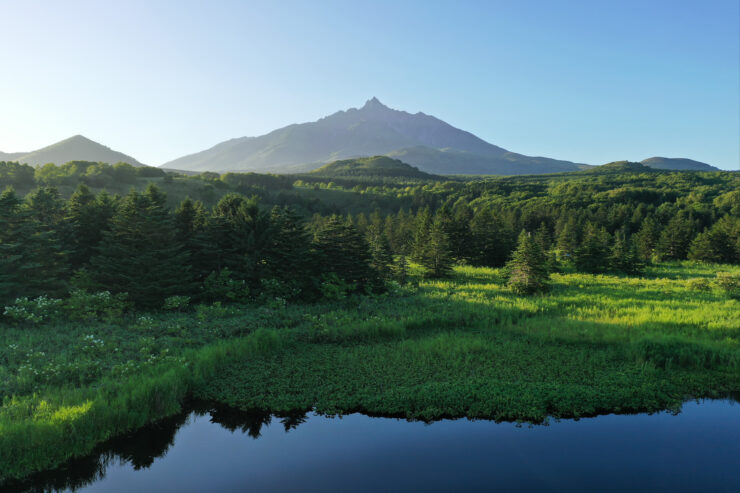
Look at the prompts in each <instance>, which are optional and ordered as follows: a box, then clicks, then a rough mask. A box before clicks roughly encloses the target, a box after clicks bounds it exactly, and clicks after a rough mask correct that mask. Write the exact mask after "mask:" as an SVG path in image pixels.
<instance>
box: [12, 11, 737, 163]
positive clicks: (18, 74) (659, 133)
mask: <svg viewBox="0 0 740 493" xmlns="http://www.w3.org/2000/svg"><path fill="white" fill-rule="evenodd" d="M0 25H2V41H1V42H0V150H2V151H5V152H17V151H30V150H33V149H36V148H39V147H43V146H45V145H48V144H51V143H53V142H56V141H58V140H61V139H64V138H66V137H69V136H71V135H74V134H82V135H85V136H86V137H89V138H91V139H93V140H95V141H98V142H100V143H102V144H105V145H107V146H109V147H112V148H113V149H116V150H119V151H121V152H125V153H127V154H130V155H132V156H134V157H135V158H137V159H139V160H140V161H142V162H144V163H147V164H153V165H158V164H162V163H163V162H165V161H168V160H171V159H174V158H177V157H180V156H182V155H184V154H188V153H192V152H196V151H200V150H203V149H205V148H207V147H210V146H212V145H214V144H216V143H218V142H221V141H223V140H226V139H229V138H233V137H241V136H245V135H261V134H264V133H266V132H268V131H270V130H273V129H275V128H278V127H281V126H284V125H286V124H290V123H296V122H304V121H312V120H316V119H318V118H320V117H322V116H325V115H328V114H330V113H333V112H335V111H337V110H340V109H346V108H350V107H358V106H361V105H362V104H364V102H365V100H367V99H369V98H371V97H372V96H377V97H378V98H379V99H380V100H381V101H382V102H383V103H385V104H386V105H388V106H390V107H392V108H397V109H403V110H406V111H410V112H416V111H423V112H425V113H428V114H432V115H434V116H437V117H439V118H441V119H443V120H445V121H447V122H448V123H450V124H452V125H454V126H456V127H459V128H462V129H465V130H468V131H470V132H472V133H474V134H476V135H478V136H479V137H481V138H483V139H485V140H487V141H488V142H491V143H492V144H496V145H498V146H501V147H504V148H506V149H509V150H512V151H515V152H520V153H523V154H530V155H541V156H547V157H553V158H559V159H567V160H571V161H576V162H583V163H589V164H601V163H605V162H608V161H614V160H621V159H629V160H635V161H638V160H642V159H644V158H647V157H650V156H667V157H687V158H691V159H696V160H699V161H703V162H707V163H710V164H713V165H715V166H719V167H721V168H724V169H739V168H740V32H739V31H740V29H739V25H740V2H739V1H738V0H696V1H681V0H666V1H663V0H649V1H648V0H639V1H627V0H613V1H607V0H584V1H574V0H567V1H566V0H562V1H551V0H541V1H528V0H511V1H494V0H481V1H477V2H476V1H461V0H459V1H453V0H450V1H432V0H424V1H411V0H395V1H393V0H392V1H367V2H361V1H359V0H357V1H355V0H352V1H336V2H334V1H321V0H308V1H296V2H287V1H277V0H271V1H264V2H247V1H239V2H226V1H223V2H219V1H202V2H185V1H172V2H166V1H159V0H147V1H134V0H126V1H119V0H94V1H93V0H91V1H74V0H65V1H63V2H59V1H53V0H48V1H34V0H18V1H16V0H0Z"/></svg>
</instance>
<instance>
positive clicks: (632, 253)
mask: <svg viewBox="0 0 740 493" xmlns="http://www.w3.org/2000/svg"><path fill="white" fill-rule="evenodd" d="M609 267H610V268H611V270H614V271H617V272H624V273H625V274H630V275H639V274H641V273H642V267H643V265H642V262H641V261H640V259H639V257H638V255H637V249H636V247H635V243H634V242H633V241H632V239H631V238H630V237H628V236H627V233H626V231H625V230H624V228H623V229H620V230H619V231H617V232H616V233H615V234H614V244H613V245H612V247H611V251H610V255H609Z"/></svg>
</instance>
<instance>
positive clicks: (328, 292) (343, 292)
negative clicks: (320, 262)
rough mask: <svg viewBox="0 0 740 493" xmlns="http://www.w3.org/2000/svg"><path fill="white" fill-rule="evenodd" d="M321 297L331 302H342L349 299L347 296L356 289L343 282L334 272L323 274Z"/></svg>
mask: <svg viewBox="0 0 740 493" xmlns="http://www.w3.org/2000/svg"><path fill="white" fill-rule="evenodd" d="M319 289H320V291H321V296H323V297H324V299H326V300H329V301H340V300H343V299H345V298H346V297H347V294H348V293H350V292H352V291H353V290H354V289H355V286H354V284H350V283H348V282H345V281H343V280H342V279H340V278H339V276H338V275H336V274H335V273H334V272H330V273H328V274H322V276H321V286H320V287H319Z"/></svg>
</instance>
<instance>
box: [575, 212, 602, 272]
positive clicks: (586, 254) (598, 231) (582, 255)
mask: <svg viewBox="0 0 740 493" xmlns="http://www.w3.org/2000/svg"><path fill="white" fill-rule="evenodd" d="M608 256H609V233H607V231H606V229H604V228H603V227H599V226H596V225H595V224H594V223H592V222H591V221H589V222H587V223H586V227H585V228H584V231H583V241H581V245H580V246H579V247H578V249H577V250H576V254H575V258H574V261H575V266H576V268H577V269H578V270H579V271H581V272H591V273H598V272H605V271H606V270H607V269H608V268H609V263H608Z"/></svg>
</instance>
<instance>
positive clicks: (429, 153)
mask: <svg viewBox="0 0 740 493" xmlns="http://www.w3.org/2000/svg"><path fill="white" fill-rule="evenodd" d="M375 155H389V156H391V157H399V156H403V158H402V160H403V161H404V162H406V163H408V164H410V165H412V166H416V167H417V168H419V169H420V170H421V171H424V172H430V173H439V174H522V173H527V174H531V173H541V172H558V171H576V170H579V169H582V168H583V167H584V166H587V165H582V164H578V163H573V162H570V161H563V160H555V159H550V158H544V157H531V156H524V155H522V154H518V153H513V152H510V151H508V150H506V149H504V148H502V147H499V146H496V145H493V144H490V143H488V142H486V141H484V140H483V139H481V138H479V137H477V136H476V135H474V134H472V133H470V132H467V131H465V130H461V129H458V128H456V127H454V126H452V125H450V124H448V123H446V122H444V121H442V120H440V119H438V118H436V117H434V116H431V115H427V114H425V113H422V112H417V113H414V114H411V113H409V112H406V111H401V110H395V109H391V108H389V107H387V106H385V105H384V104H383V103H381V102H380V101H379V100H378V99H377V98H375V97H373V98H371V99H369V100H368V101H367V102H366V103H365V104H364V106H362V107H360V108H349V109H347V110H340V111H337V112H335V113H332V114H330V115H328V116H325V117H323V118H320V119H318V120H316V121H313V122H307V123H300V124H292V125H287V126H285V127H282V128H279V129H275V130H273V131H271V132H269V133H267V134H264V135H261V136H257V137H240V138H234V139H229V140H226V141H223V142H221V143H218V144H216V145H214V146H213V147H211V148H209V149H205V150H203V151H200V152H197V153H194V154H189V155H187V156H183V157H180V158H178V159H175V160H172V161H169V162H167V163H165V164H163V165H162V166H163V167H167V168H175V169H184V170H200V171H256V172H283V173H290V172H299V171H304V172H305V171H311V170H312V169H315V168H317V167H320V166H321V165H323V164H325V163H328V162H332V161H336V160H340V159H351V158H358V157H369V156H375ZM450 158H455V159H456V160H457V161H456V162H453V161H455V160H452V161H450V160H449V159H450ZM519 165H521V166H519Z"/></svg>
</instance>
